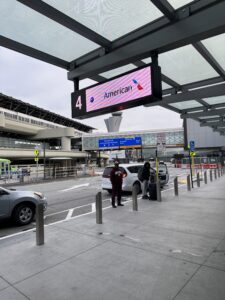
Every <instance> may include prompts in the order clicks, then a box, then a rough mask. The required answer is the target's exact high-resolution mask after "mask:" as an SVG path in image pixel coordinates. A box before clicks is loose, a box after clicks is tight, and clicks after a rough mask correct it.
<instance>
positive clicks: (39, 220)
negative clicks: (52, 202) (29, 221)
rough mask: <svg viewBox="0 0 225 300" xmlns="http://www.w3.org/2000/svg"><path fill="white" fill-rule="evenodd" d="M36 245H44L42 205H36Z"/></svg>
mask: <svg viewBox="0 0 225 300" xmlns="http://www.w3.org/2000/svg"><path fill="white" fill-rule="evenodd" d="M36 245H37V246H41V245H44V204H43V203H38V204H37V205H36Z"/></svg>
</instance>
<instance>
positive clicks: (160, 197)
mask: <svg viewBox="0 0 225 300" xmlns="http://www.w3.org/2000/svg"><path fill="white" fill-rule="evenodd" d="M156 195H157V201H159V202H161V201H162V195H161V186H160V181H159V179H158V180H157V181H156Z"/></svg>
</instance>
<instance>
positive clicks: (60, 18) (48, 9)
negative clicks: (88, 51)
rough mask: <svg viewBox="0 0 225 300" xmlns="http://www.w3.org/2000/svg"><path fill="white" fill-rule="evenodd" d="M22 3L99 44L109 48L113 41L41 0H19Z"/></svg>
mask: <svg viewBox="0 0 225 300" xmlns="http://www.w3.org/2000/svg"><path fill="white" fill-rule="evenodd" d="M17 1H19V2H20V3H22V4H24V5H26V6H28V7H30V8H31V9H33V10H35V11H37V12H39V13H40V14H42V15H44V16H46V17H48V18H49V19H51V20H53V21H55V22H57V23H59V24H61V25H63V26H64V27H67V28H69V29H70V30H72V31H74V32H76V33H78V34H80V35H82V36H83V37H85V38H87V39H89V40H90V41H92V42H94V43H96V44H99V45H100V46H103V47H106V48H109V47H110V46H111V42H110V41H109V40H107V39H106V38H104V37H103V36H101V35H100V34H98V33H96V32H95V31H93V30H91V29H89V28H88V27H86V26H84V25H82V24H81V23H79V22H77V21H75V20H74V19H72V18H71V17H69V16H67V15H65V14H64V13H62V12H61V11H59V10H57V9H55V8H54V7H52V6H50V5H48V4H47V3H45V2H43V1H41V0H17Z"/></svg>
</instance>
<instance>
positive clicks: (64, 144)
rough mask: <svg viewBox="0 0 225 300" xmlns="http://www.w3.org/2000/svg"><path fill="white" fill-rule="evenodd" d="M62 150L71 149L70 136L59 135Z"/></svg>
mask: <svg viewBox="0 0 225 300" xmlns="http://www.w3.org/2000/svg"><path fill="white" fill-rule="evenodd" d="M61 146H62V151H71V138H69V137H66V136H63V137H61Z"/></svg>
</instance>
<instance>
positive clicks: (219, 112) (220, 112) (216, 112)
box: [181, 108, 225, 119]
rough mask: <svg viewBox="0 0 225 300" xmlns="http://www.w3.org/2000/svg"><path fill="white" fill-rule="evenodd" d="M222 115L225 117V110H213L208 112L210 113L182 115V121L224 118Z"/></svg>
mask: <svg viewBox="0 0 225 300" xmlns="http://www.w3.org/2000/svg"><path fill="white" fill-rule="evenodd" d="M222 115H225V108H221V109H211V110H208V111H202V112H198V113H191V114H182V115H181V119H186V118H200V117H210V116H222Z"/></svg>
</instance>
